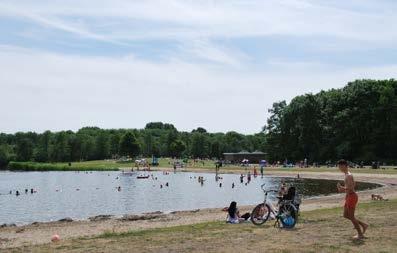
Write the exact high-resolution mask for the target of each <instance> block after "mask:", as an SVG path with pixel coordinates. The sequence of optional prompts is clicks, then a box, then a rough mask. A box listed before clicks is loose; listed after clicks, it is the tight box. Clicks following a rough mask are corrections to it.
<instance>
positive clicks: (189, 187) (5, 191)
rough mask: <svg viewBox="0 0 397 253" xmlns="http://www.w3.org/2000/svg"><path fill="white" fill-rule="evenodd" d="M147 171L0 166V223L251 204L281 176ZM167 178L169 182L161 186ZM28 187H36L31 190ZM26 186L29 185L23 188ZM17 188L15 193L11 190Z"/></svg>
mask: <svg viewBox="0 0 397 253" xmlns="http://www.w3.org/2000/svg"><path fill="white" fill-rule="evenodd" d="M140 174H145V173H143V172H142V173H140ZM152 174H153V177H154V178H156V177H157V180H154V179H151V178H150V179H137V178H136V176H137V174H135V175H133V176H123V175H121V173H120V172H88V173H86V172H79V173H78V172H0V194H1V195H0V224H3V223H16V224H26V223H31V222H35V221H54V220H59V219H61V218H65V217H70V218H73V219H86V218H88V217H90V216H95V215H99V214H112V215H123V214H127V213H128V214H132V213H134V214H139V213H144V212H153V211H162V212H170V211H179V210H192V209H197V208H210V207H224V206H227V205H228V204H229V203H230V202H231V201H233V200H234V201H237V203H238V204H239V205H249V204H256V203H258V202H260V201H262V200H263V193H262V191H261V190H260V185H261V184H263V183H266V187H267V188H269V189H277V188H278V187H279V185H280V181H281V180H282V179H281V178H278V177H265V178H261V177H257V178H254V177H253V178H252V181H251V182H250V183H249V184H247V185H245V182H246V179H244V183H243V184H241V183H240V182H239V181H240V180H239V175H235V174H223V175H221V176H222V177H223V179H222V180H220V181H218V182H216V181H215V174H210V173H189V172H179V173H176V174H174V173H170V174H169V175H164V174H163V173H162V172H153V173H152ZM198 176H202V177H204V179H205V182H204V185H201V184H200V183H198V181H197V177H198ZM167 182H168V183H169V187H166V186H165V184H166V183H167ZM219 183H222V187H219ZM232 183H234V184H235V188H234V189H232ZM286 183H287V184H288V185H295V186H296V187H297V189H298V191H299V192H300V194H301V195H303V196H304V197H311V196H316V195H327V194H334V193H336V181H333V180H321V179H286ZM161 185H163V188H161ZM118 186H120V187H121V191H118V190H117V187H118ZM357 186H358V189H359V190H360V189H368V188H373V187H376V185H374V184H369V183H358V185H357ZM31 188H33V189H35V190H36V191H37V193H34V194H31V193H30V189H31ZM25 189H29V193H28V194H25ZM10 190H11V191H12V194H9V191H10ZM16 190H19V192H20V193H21V195H20V196H16V195H15V191H16Z"/></svg>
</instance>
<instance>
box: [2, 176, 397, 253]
mask: <svg viewBox="0 0 397 253" xmlns="http://www.w3.org/2000/svg"><path fill="white" fill-rule="evenodd" d="M271 173H272V174H271V175H273V176H293V175H292V174H291V173H290V172H271ZM300 176H301V177H310V178H327V179H341V178H342V177H343V175H341V174H339V173H330V172H325V173H314V172H305V173H304V172H302V173H301V174H300ZM355 179H356V180H357V181H368V182H374V183H381V184H384V185H385V186H384V187H382V188H378V189H374V190H369V191H363V192H360V193H359V196H360V202H368V201H369V200H370V195H371V194H372V193H376V194H381V195H383V196H385V197H386V198H389V199H390V200H392V199H397V175H379V174H376V175H373V174H356V175H355ZM343 198H344V196H343V194H336V195H332V196H322V197H316V198H312V199H306V200H304V202H303V205H302V210H303V211H310V210H317V209H320V208H332V207H340V206H341V205H342V203H343ZM384 203H385V207H388V203H394V201H390V202H384ZM379 205H380V204H379ZM395 206H396V205H395V204H394V205H393V208H394V209H392V210H391V211H390V213H393V212H394V214H396V212H397V210H396V208H395ZM374 208H378V206H375V207H374ZM241 209H242V211H245V210H247V211H250V210H252V207H251V206H247V207H242V208H241ZM338 209H340V208H338ZM316 212H318V213H320V214H321V213H324V212H325V213H326V211H323V210H317V211H316ZM381 213H382V212H381ZM305 215H306V214H305ZM308 215H310V216H308V217H317V216H316V215H317V214H316V213H313V212H309V213H308ZM369 215H370V214H369ZM382 215H383V213H382ZM334 216H335V218H337V219H336V220H338V223H335V224H332V221H331V220H330V221H328V217H323V218H321V219H324V224H322V223H321V222H318V224H317V223H313V224H312V223H310V222H309V223H307V222H306V223H305V222H304V223H302V224H300V225H299V226H298V228H297V230H296V234H301V233H300V231H301V230H303V231H305V240H306V239H307V235H309V234H311V233H308V231H310V226H312V225H313V226H314V227H312V228H311V229H316V228H318V229H319V228H320V227H323V228H325V227H327V226H331V227H335V228H338V226H340V225H341V224H340V222H342V221H343V219H341V218H340V210H339V211H338V212H335V214H334ZM366 216H367V215H366ZM390 217H391V219H392V221H393V222H394V227H396V224H395V223H396V220H395V218H394V217H393V216H392V215H390ZM381 218H382V219H380V222H384V223H385V224H386V223H387V220H384V219H385V218H386V215H384V216H383V217H381ZM224 219H225V213H224V212H222V211H221V210H220V209H219V208H216V209H203V210H199V211H187V212H176V213H173V214H167V215H161V216H160V217H159V218H157V219H152V220H139V221H120V220H116V219H110V220H104V221H97V222H91V221H74V222H67V223H61V222H53V223H41V224H36V225H27V226H22V227H11V228H0V251H2V250H7V251H11V252H12V251H14V250H15V251H16V252H20V251H21V250H22V249H23V251H24V252H26V251H28V252H29V251H31V250H32V251H35V250H38V249H40V251H41V250H46V249H48V250H49V251H51V249H54V248H53V247H55V246H56V245H55V246H54V245H46V246H39V247H38V248H37V247H33V246H34V245H40V244H46V243H49V242H50V238H51V235H53V234H59V235H60V236H61V238H62V243H61V244H59V245H60V246H59V245H58V246H59V247H60V248H57V250H60V249H62V247H65V249H68V250H66V251H71V250H73V249H74V247H77V246H78V245H80V244H84V245H85V244H86V243H88V244H90V242H91V241H95V245H97V244H98V245H101V242H102V241H104V247H105V246H106V247H107V245H108V243H109V242H108V241H109V240H110V241H114V240H115V239H114V238H113V239H109V238H112V237H109V238H106V240H105V238H97V239H87V238H91V237H95V236H98V235H101V234H103V233H107V234H109V233H130V234H131V236H132V237H131V238H130V236H128V238H129V239H131V240H132V239H134V238H135V237H136V236H135V235H134V233H137V234H145V235H148V234H151V233H154V234H156V233H159V234H158V235H159V236H160V235H161V236H165V237H167V238H168V237H169V238H171V241H172V242H178V241H179V240H180V239H179V237H181V238H185V239H184V240H185V241H189V242H190V241H191V240H192V238H190V237H187V238H186V236H188V235H184V232H183V231H184V230H186V229H187V228H191V227H192V224H196V225H193V227H195V226H198V227H201V226H209V227H206V228H205V229H204V230H205V231H207V229H209V230H211V229H215V227H216V229H218V227H219V226H221V230H222V231H220V232H219V234H221V235H223V236H225V237H226V238H223V237H219V236H218V235H217V233H215V234H214V235H212V236H211V237H210V238H212V237H215V238H218V237H219V238H218V239H219V240H220V241H222V240H224V242H223V243H222V245H220V248H219V250H218V249H217V248H212V249H211V250H210V252H214V251H220V252H222V251H223V248H227V247H229V246H232V245H235V244H236V243H237V242H240V243H237V245H240V244H245V245H246V247H245V248H244V249H245V250H244V251H248V252H249V251H250V245H251V244H252V245H253V243H252V242H251V243H247V242H248V241H250V240H253V241H256V240H258V241H261V240H262V239H261V238H262V236H268V234H267V233H268V232H270V233H271V234H272V236H275V235H277V234H280V233H290V232H291V231H289V232H284V231H283V230H281V231H279V230H277V229H270V228H269V229H264V230H263V229H259V230H257V228H256V227H254V226H253V225H251V224H246V225H245V224H242V226H240V227H239V230H237V231H235V233H236V234H235V235H233V236H234V237H235V238H234V239H235V240H230V241H228V240H229V239H228V233H229V232H230V233H231V234H233V233H232V232H233V229H234V227H233V229H232V230H230V231H229V227H227V229H226V228H223V227H222V226H223V222H222V221H224ZM309 220H310V219H309ZM339 220H340V221H339ZM374 220H375V218H374ZM383 220H384V221H383ZM208 222H210V223H208ZM214 222H215V223H214ZM219 222H220V223H219ZM343 222H344V223H343V224H345V225H348V226H349V229H348V230H347V231H350V232H349V233H348V232H347V231H346V232H345V233H346V234H351V233H352V232H353V231H352V230H351V225H350V224H349V223H347V222H346V221H343ZM218 223H219V224H218ZM203 224H204V225H203ZM205 224H207V225H205ZM214 224H216V225H214ZM316 224H317V225H316ZM336 224H339V225H336ZM374 224H376V223H374ZM315 225H316V226H315ZM180 226H186V228H185V227H180ZM379 227H380V228H381V229H380V230H382V229H383V228H382V227H381V226H379ZM167 229H169V231H168V230H167ZM178 229H182V232H180V231H179V230H178ZM216 229H215V230H216ZM224 229H225V231H223V230H224ZM240 229H242V230H241V231H240ZM385 229H386V228H385ZM195 230H196V229H194V231H195ZM251 230H252V231H251ZM306 230H308V231H306ZM320 230H321V229H320ZM378 230H379V229H378ZM378 230H377V231H378ZM389 230H390V229H389ZM389 230H388V229H386V230H385V231H387V232H393V233H394V234H396V233H397V230H396V228H394V230H390V231H389ZM148 231H149V232H148ZM175 231H179V232H178V233H182V235H183V236H182V235H180V234H178V233H177V232H175ZM205 231H203V234H205V233H206V232H205ZM239 231H240V232H241V233H243V232H244V231H251V232H252V233H254V234H256V233H258V237H255V238H256V239H255V238H254V239H252V235H251V236H249V234H251V232H250V233H248V232H247V238H251V239H247V240H244V238H245V237H240V234H239V233H237V232H239ZM382 231H383V230H382ZM174 232H175V233H177V234H178V236H177V237H174V236H173V235H172V233H174ZM169 233H171V234H169ZM189 233H190V232H189ZM262 233H265V234H262ZM168 234H169V235H168ZM273 234H275V235H273ZM156 235H157V234H156ZM312 235H313V236H314V238H317V237H318V236H316V234H315V233H314V234H312ZM161 236H160V237H161ZM81 237H83V238H85V239H76V238H81ZM281 237H283V236H281ZM281 237H280V238H277V237H274V239H275V240H278V239H280V240H281ZM123 238H124V237H120V238H119V237H117V240H116V242H118V241H119V240H120V242H119V244H120V245H124V247H127V245H128V243H127V244H123V240H124V239H123ZM156 238H157V237H156ZM206 238H207V237H206V236H204V238H202V241H203V245H201V246H200V245H197V244H194V245H195V246H194V247H193V248H192V250H188V249H187V248H185V247H182V248H180V249H174V252H184V251H193V250H194V249H198V248H197V247H198V246H200V247H204V246H205V244H204V242H205V243H210V242H211V241H207V239H208V240H209V239H210V238H207V239H206ZM222 238H223V239H222ZM283 238H284V237H283ZM394 239H397V238H394ZM145 240H148V242H151V241H153V240H154V238H151V237H147V238H146V237H145ZM159 240H160V239H159ZM283 240H285V238H284V239H283ZM324 240H325V239H321V240H320V242H321V245H326V242H328V240H325V241H324ZM127 241H128V240H127ZM316 241H317V240H314V241H312V245H314V246H315V245H316ZM83 242H84V243H83ZM161 242H163V241H162V240H160V241H157V243H158V245H162V243H161ZM320 242H319V243H320ZM76 243H77V244H76ZM88 244H87V245H88ZM135 244H139V243H134V244H133V245H135ZM152 244H153V243H149V245H152ZM62 245H63V246H62ZM109 245H112V244H111V243H109ZM117 245H118V243H117V244H115V245H113V246H112V247H115V248H112V251H113V250H115V251H117V250H118V248H117V247H119V246H117ZM255 245H256V244H255ZM271 245H272V244H269V245H267V246H266V247H270V246H271ZM58 246H56V247H58ZM146 246H147V245H146ZM146 246H145V248H144V249H145V250H143V251H136V252H144V251H148V252H151V250H150V248H147V247H146ZM163 246H164V247H160V249H158V250H157V251H156V252H169V251H170V250H167V247H168V246H169V244H168V243H167V242H163ZM71 247H72V248H71ZM106 247H105V248H106ZM120 247H121V248H120V250H121V249H123V247H122V246H120ZM129 247H131V245H130V246H129ZM200 247H199V248H200ZM78 249H79V247H77V248H76V250H77V251H76V252H86V251H90V248H87V247H85V246H84V248H82V250H81V251H78ZM124 249H126V248H124ZM133 249H135V246H134V248H133ZM201 249H202V250H206V249H205V248H201ZM255 249H256V250H258V248H255ZM338 249H339V250H342V251H343V247H342V248H338ZM280 250H281V249H280ZM93 251H95V252H98V248H96V250H93ZM108 251H110V249H109V250H104V251H102V252H108ZM128 251H130V250H128ZM131 251H132V249H131ZM199 251H200V250H199ZM99 252H101V251H99ZM132 252H133V251H132ZM253 252H254V251H253ZM255 252H258V251H255ZM386 252H387V251H386Z"/></svg>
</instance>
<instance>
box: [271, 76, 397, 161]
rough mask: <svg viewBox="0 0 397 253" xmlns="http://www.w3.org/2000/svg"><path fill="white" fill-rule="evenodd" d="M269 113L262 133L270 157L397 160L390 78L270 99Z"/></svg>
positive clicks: (396, 100) (396, 93) (394, 88)
mask: <svg viewBox="0 0 397 253" xmlns="http://www.w3.org/2000/svg"><path fill="white" fill-rule="evenodd" d="M269 112H270V113H271V116H270V117H269V119H268V120H267V125H266V126H265V127H264V131H265V134H266V145H265V146H266V150H267V152H268V154H269V159H270V160H283V159H289V160H292V161H296V160H299V159H302V158H303V157H305V158H308V159H309V160H310V161H318V162H320V163H324V162H326V161H328V160H331V161H335V160H336V159H340V158H345V159H348V160H351V161H355V162H361V161H363V162H364V163H366V164H368V163H370V162H371V161H380V162H386V163H396V161H397V81H396V80H393V79H391V80H379V81H377V80H356V81H354V82H350V83H348V84H347V85H346V86H345V87H344V88H342V89H332V90H329V91H321V92H320V93H317V94H315V95H313V94H306V95H302V96H297V97H295V98H294V99H292V101H291V102H290V103H289V104H287V103H286V102H285V101H282V102H278V103H274V104H273V108H272V109H270V110H269Z"/></svg>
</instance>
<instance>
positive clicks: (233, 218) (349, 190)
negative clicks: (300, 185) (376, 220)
mask: <svg viewBox="0 0 397 253" xmlns="http://www.w3.org/2000/svg"><path fill="white" fill-rule="evenodd" d="M338 168H339V170H340V171H341V172H342V173H343V174H344V176H345V178H344V184H343V185H342V184H340V183H338V184H337V186H336V188H337V191H338V192H340V193H346V195H345V203H344V208H343V217H344V218H346V219H348V220H350V221H351V222H352V224H353V226H354V229H355V230H356V231H357V235H356V236H354V239H359V240H361V239H363V238H364V234H365V232H366V231H367V229H368V224H366V223H364V222H363V221H361V220H359V219H357V218H356V217H355V210H356V205H357V203H358V195H357V193H356V192H355V186H356V183H355V181H354V178H353V175H352V173H351V172H350V171H349V166H348V162H347V161H346V160H340V161H339V162H338ZM249 176H250V174H248V175H247V183H249V182H250V178H249ZM298 178H300V176H299V174H298ZM240 182H241V183H243V182H244V176H243V174H241V175H240ZM287 192H288V188H287V186H286V184H285V181H284V180H282V181H281V184H280V188H279V193H278V195H279V196H285V194H287ZM269 205H270V206H271V208H272V209H273V210H274V206H273V205H272V204H271V203H269ZM223 210H224V211H227V212H228V214H227V218H226V221H227V222H228V223H232V224H236V223H240V222H243V221H247V220H248V219H249V218H250V214H249V213H245V214H243V215H241V214H240V212H239V210H238V208H237V202H236V201H232V202H231V203H230V206H229V207H228V208H224V209H223ZM271 218H273V217H271Z"/></svg>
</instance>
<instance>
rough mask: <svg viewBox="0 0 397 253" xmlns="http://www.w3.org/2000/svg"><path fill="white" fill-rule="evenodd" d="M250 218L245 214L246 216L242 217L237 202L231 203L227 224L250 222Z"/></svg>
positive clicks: (228, 209)
mask: <svg viewBox="0 0 397 253" xmlns="http://www.w3.org/2000/svg"><path fill="white" fill-rule="evenodd" d="M249 217H250V214H249V213H245V214H244V215H241V216H240V212H239V210H238V208H237V203H236V201H232V202H231V203H230V206H229V208H227V217H226V222H227V223H232V224H237V223H240V222H242V221H246V220H248V219H249Z"/></svg>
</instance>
